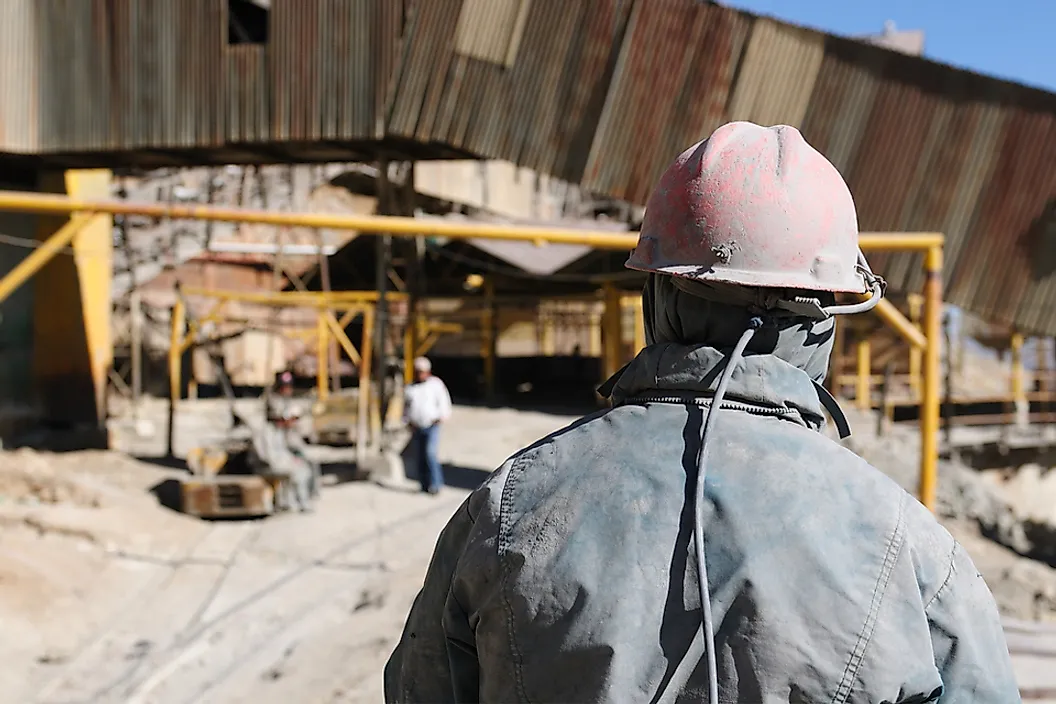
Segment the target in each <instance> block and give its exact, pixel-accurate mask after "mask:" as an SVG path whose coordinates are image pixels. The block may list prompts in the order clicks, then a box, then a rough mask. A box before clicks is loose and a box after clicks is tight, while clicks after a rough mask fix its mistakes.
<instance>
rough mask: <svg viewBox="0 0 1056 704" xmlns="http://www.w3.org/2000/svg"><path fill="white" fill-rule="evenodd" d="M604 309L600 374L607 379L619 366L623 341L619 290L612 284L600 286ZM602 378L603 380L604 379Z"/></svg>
mask: <svg viewBox="0 0 1056 704" xmlns="http://www.w3.org/2000/svg"><path fill="white" fill-rule="evenodd" d="M602 291H603V295H604V301H605V311H604V312H603V313H602V316H601V328H602V332H601V344H602V376H603V377H604V379H608V378H609V377H611V376H612V375H613V374H615V373H616V371H617V370H618V369H619V368H620V347H621V345H622V343H623V329H622V328H623V326H622V325H621V323H622V322H623V321H622V320H621V307H620V292H619V289H617V288H616V287H615V286H614V285H612V284H608V283H607V284H605V285H604V286H603V287H602ZM604 379H603V380H604Z"/></svg>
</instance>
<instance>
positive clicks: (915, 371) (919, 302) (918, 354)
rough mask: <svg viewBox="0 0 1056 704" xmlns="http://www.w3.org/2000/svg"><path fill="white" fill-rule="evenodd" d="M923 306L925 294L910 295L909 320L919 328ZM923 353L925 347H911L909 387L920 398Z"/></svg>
mask: <svg viewBox="0 0 1056 704" xmlns="http://www.w3.org/2000/svg"><path fill="white" fill-rule="evenodd" d="M923 307H924V297H923V296H921V295H920V294H916V293H912V294H910V295H909V322H910V323H912V325H913V327H915V328H917V329H918V330H919V329H920V315H921V312H922V309H923ZM921 335H923V333H921ZM923 354H924V349H923V347H918V346H917V345H913V346H912V347H910V348H909V388H910V390H911V391H912V392H913V395H914V396H915V397H917V398H918V399H919V398H920V369H921V363H922V362H923V360H924V357H923Z"/></svg>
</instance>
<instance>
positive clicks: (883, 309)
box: [873, 298, 928, 349]
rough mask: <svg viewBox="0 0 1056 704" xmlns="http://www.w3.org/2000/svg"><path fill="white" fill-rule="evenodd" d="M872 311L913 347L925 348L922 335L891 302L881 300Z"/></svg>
mask: <svg viewBox="0 0 1056 704" xmlns="http://www.w3.org/2000/svg"><path fill="white" fill-rule="evenodd" d="M873 310H874V311H876V314H877V315H878V316H880V319H881V320H883V321H884V322H885V323H887V324H888V325H889V326H890V327H891V328H892V329H893V330H894V331H895V332H897V333H898V334H899V335H901V336H902V337H903V338H905V340H906V342H908V343H909V344H911V345H913V347H916V348H920V349H923V348H924V347H926V346H927V344H928V341H927V338H925V337H924V333H922V332H921V331H920V329H919V328H917V326H916V325H914V324H913V323H911V322H910V321H909V320H908V319H907V318H906V316H904V315H902V311H900V310H899V309H898V308H896V307H895V306H894V304H893V303H891V301H889V300H887V299H886V298H881V299H880V301H879V302H878V303H877V304H876V308H873Z"/></svg>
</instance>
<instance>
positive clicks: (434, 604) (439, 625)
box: [385, 496, 479, 704]
mask: <svg viewBox="0 0 1056 704" xmlns="http://www.w3.org/2000/svg"><path fill="white" fill-rule="evenodd" d="M472 498H473V497H472V496H471V497H470V499H467V500H466V502H465V503H463V504H462V506H461V507H460V508H459V509H458V511H457V512H456V513H455V515H454V516H453V517H452V518H451V520H450V521H449V522H448V524H447V527H446V528H444V530H443V532H441V533H440V538H439V540H438V541H437V543H436V549H435V550H434V552H433V558H432V561H431V562H430V563H429V569H428V572H427V573H426V577H425V584H424V586H423V587H422V590H421V591H420V592H419V593H418V596H417V597H416V598H415V600H414V604H413V606H411V612H410V615H409V616H408V617H407V624H406V625H405V626H404V630H403V635H402V637H401V639H400V642H399V644H398V645H397V646H396V650H395V651H394V652H393V654H392V656H391V657H390V658H389V662H388V664H387V665H386V666H385V701H386V702H390V703H396V702H401V703H402V702H408V703H410V702H422V703H424V702H429V703H430V704H432V703H433V702H436V703H437V704H439V703H441V702H454V701H473V700H475V699H476V698H477V684H478V680H479V672H478V667H477V658H476V646H475V642H474V638H473V632H472V629H471V628H470V625H469V619H468V616H467V614H466V612H465V610H464V609H462V608H461V606H460V605H459V604H458V600H457V599H456V598H455V597H454V596H453V595H452V582H453V580H454V575H455V572H456V570H457V568H458V563H459V560H460V559H461V557H462V554H463V552H464V550H465V548H466V545H467V543H468V542H469V540H470V536H471V534H472V532H473V528H474V520H473V516H472V515H471V509H470V501H471V499H472Z"/></svg>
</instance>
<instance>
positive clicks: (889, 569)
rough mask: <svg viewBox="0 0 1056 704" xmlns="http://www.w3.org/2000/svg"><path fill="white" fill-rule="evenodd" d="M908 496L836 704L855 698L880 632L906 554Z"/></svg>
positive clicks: (902, 502)
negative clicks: (857, 683) (879, 622)
mask: <svg viewBox="0 0 1056 704" xmlns="http://www.w3.org/2000/svg"><path fill="white" fill-rule="evenodd" d="M905 508H906V494H904V493H903V494H902V495H901V496H900V497H899V499H898V518H897V520H896V521H895V528H894V530H892V531H891V535H890V537H888V539H887V546H886V548H885V550H884V559H883V562H882V563H881V567H880V575H879V576H878V577H877V579H876V584H875V585H874V586H873V595H872V599H871V600H870V603H869V612H868V614H867V615H866V618H865V623H864V624H863V625H862V630H861V631H860V632H859V634H858V641H857V642H856V643H855V645H854V650H852V651H851V655H850V657H849V658H848V659H847V665H846V667H845V668H844V670H843V677H841V678H840V685H839V686H838V687H837V688H836V693H835V694H834V695H833V696H832V704H844V703H845V702H846V701H847V698H848V697H849V696H850V695H851V683H852V682H854V678H855V677H857V676H858V671H859V670H860V669H861V667H862V663H863V662H864V661H865V651H866V650H867V649H868V647H869V643H870V641H871V640H872V638H873V633H874V632H875V630H876V622H877V620H878V619H879V616H880V606H881V604H882V603H883V601H884V595H885V594H886V593H887V587H888V585H889V584H890V583H891V576H892V575H893V574H894V571H895V564H896V563H897V561H898V556H899V553H901V552H902V545H903V544H904V543H905V536H906V516H905Z"/></svg>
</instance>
